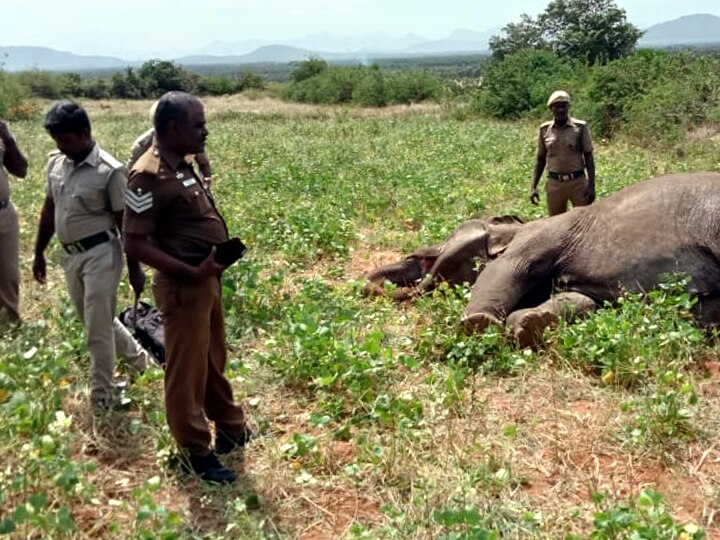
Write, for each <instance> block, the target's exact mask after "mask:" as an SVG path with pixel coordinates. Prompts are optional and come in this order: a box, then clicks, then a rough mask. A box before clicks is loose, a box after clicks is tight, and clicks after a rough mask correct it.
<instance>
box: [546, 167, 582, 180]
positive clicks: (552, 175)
mask: <svg viewBox="0 0 720 540" xmlns="http://www.w3.org/2000/svg"><path fill="white" fill-rule="evenodd" d="M584 174H585V169H580V170H579V171H574V172H571V173H565V174H560V173H556V172H549V173H548V176H549V177H550V178H552V179H553V180H559V181H560V182H569V181H570V180H575V179H576V178H580V177H581V176H583V175H584Z"/></svg>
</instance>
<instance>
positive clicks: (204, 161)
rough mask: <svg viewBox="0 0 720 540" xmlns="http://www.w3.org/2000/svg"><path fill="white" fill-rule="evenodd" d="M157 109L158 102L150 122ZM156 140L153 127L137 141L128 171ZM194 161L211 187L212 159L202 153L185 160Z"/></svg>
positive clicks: (129, 161)
mask: <svg viewBox="0 0 720 540" xmlns="http://www.w3.org/2000/svg"><path fill="white" fill-rule="evenodd" d="M156 108H157V101H156V102H155V103H153V105H152V107H150V122H152V121H153V118H154V116H155V109H156ZM154 140H155V128H154V127H151V128H150V129H148V130H147V131H146V132H145V133H143V134H142V135H140V136H139V137H138V138H137V139H135V142H134V143H133V145H132V148H131V149H130V159H129V160H128V165H127V169H128V171H132V169H133V166H134V165H135V163H136V162H137V160H138V159H140V156H142V155H143V154H144V153H145V152H147V151H148V150H149V149H150V147H151V146H152V145H153V141H154ZM193 159H194V160H195V162H196V163H197V164H198V169H200V175H201V177H202V180H203V183H204V184H205V187H208V186H210V183H211V182H212V169H211V168H210V159H209V158H208V155H207V154H206V153H205V152H200V153H198V154H195V155H194V156H193V155H192V154H190V155H188V156H185V160H186V161H187V162H188V163H192V162H193Z"/></svg>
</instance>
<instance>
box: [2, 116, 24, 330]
mask: <svg viewBox="0 0 720 540" xmlns="http://www.w3.org/2000/svg"><path fill="white" fill-rule="evenodd" d="M27 167H28V163H27V159H25V156H23V154H22V152H21V151H20V149H19V148H18V146H17V143H16V142H15V139H14V138H13V136H12V134H11V133H10V130H9V129H8V127H7V124H6V123H5V122H4V121H3V120H2V119H0V328H2V327H3V326H4V325H5V324H6V323H15V322H18V321H20V311H19V303H20V270H19V267H18V253H19V244H20V226H19V224H18V216H17V213H16V212H15V207H14V206H13V204H12V203H11V202H10V183H9V181H8V175H7V173H6V172H5V171H6V170H7V171H8V172H9V173H10V174H13V175H15V176H18V177H20V178H25V175H26V174H27Z"/></svg>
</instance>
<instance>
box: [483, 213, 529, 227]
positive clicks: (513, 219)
mask: <svg viewBox="0 0 720 540" xmlns="http://www.w3.org/2000/svg"><path fill="white" fill-rule="evenodd" d="M524 223H525V222H524V221H523V220H522V219H520V218H519V217H517V216H512V215H506V216H494V217H491V218H490V219H489V220H488V225H522V224H524Z"/></svg>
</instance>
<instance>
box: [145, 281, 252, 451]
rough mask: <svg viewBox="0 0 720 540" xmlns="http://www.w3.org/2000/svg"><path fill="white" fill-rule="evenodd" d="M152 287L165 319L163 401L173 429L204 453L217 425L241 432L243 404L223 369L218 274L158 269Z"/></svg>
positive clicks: (183, 442) (184, 443) (185, 445)
mask: <svg viewBox="0 0 720 540" xmlns="http://www.w3.org/2000/svg"><path fill="white" fill-rule="evenodd" d="M153 293H154V295H155V301H156V302H157V305H158V307H159V308H160V311H162V314H163V319H164V324H165V407H166V415H167V421H168V425H169V426H170V432H171V433H172V436H173V437H174V438H175V441H176V442H177V444H178V446H179V447H180V448H182V449H184V450H186V451H187V452H188V453H189V454H190V455H196V456H201V455H206V454H207V453H208V451H209V447H210V442H211V434H210V430H209V426H208V420H210V421H212V422H215V427H216V429H217V430H221V431H224V432H226V433H228V434H229V435H239V434H240V433H242V432H243V430H244V429H245V415H244V413H243V410H242V407H241V406H240V405H238V404H236V403H235V402H234V400H233V392H232V387H231V386H230V382H229V381H228V380H227V378H226V377H225V375H224V371H225V363H226V360H227V350H226V346H225V323H224V320H223V311H222V297H221V287H220V280H219V279H218V278H217V277H210V278H207V279H204V280H201V281H182V280H177V279H174V278H172V277H170V276H167V275H166V274H162V273H160V272H158V273H156V274H155V280H154V283H153Z"/></svg>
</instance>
